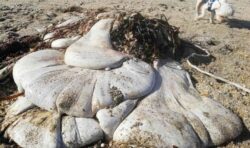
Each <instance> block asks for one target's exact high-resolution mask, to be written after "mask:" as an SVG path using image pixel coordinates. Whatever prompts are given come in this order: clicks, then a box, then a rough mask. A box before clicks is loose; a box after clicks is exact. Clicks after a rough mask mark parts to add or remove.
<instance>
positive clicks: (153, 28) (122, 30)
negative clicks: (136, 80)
mask: <svg viewBox="0 0 250 148" xmlns="http://www.w3.org/2000/svg"><path fill="white" fill-rule="evenodd" d="M178 33H179V30H178V28H177V27H174V26H171V25H169V24H168V21H167V19H166V18H165V17H162V18H161V19H156V18H153V19H150V18H146V17H144V16H142V15H141V14H140V13H134V14H132V15H130V16H127V17H126V16H125V17H123V19H122V20H120V24H119V26H118V27H117V28H116V29H114V30H112V31H111V40H112V42H113V44H114V47H115V49H116V50H118V51H120V52H123V53H127V54H130V55H133V56H135V57H136V58H139V59H142V60H144V61H146V62H150V63H152V61H153V60H154V59H158V58H166V57H172V58H175V57H176V56H177V55H179V53H178V47H179V45H180V40H179V37H178Z"/></svg>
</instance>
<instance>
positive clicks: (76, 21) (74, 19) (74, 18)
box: [56, 16, 84, 28]
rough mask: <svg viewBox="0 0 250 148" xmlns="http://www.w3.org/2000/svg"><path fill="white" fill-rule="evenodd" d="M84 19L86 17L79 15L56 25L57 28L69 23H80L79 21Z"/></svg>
mask: <svg viewBox="0 0 250 148" xmlns="http://www.w3.org/2000/svg"><path fill="white" fill-rule="evenodd" d="M82 19H84V18H82V17H77V16H75V17H72V18H70V19H68V20H66V21H64V22H62V23H61V24H58V25H56V28H60V27H66V26H69V25H73V24H76V23H78V22H79V21H81V20H82Z"/></svg>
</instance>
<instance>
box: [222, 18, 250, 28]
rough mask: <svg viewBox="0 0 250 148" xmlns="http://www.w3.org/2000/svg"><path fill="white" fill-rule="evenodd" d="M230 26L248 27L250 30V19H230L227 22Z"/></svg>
mask: <svg viewBox="0 0 250 148" xmlns="http://www.w3.org/2000/svg"><path fill="white" fill-rule="evenodd" d="M227 25H228V26H229V27H230V28H238V29H248V30H250V21H248V20H239V19H230V20H229V21H228V23H227Z"/></svg>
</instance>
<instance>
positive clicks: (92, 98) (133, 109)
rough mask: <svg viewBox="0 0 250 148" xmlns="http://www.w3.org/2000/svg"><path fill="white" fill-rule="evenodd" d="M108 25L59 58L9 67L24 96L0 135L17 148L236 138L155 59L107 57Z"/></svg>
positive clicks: (179, 73) (213, 109)
mask: <svg viewBox="0 0 250 148" xmlns="http://www.w3.org/2000/svg"><path fill="white" fill-rule="evenodd" d="M112 22H113V20H112V19H104V20H100V21H99V22H97V23H96V24H95V25H94V26H93V27H92V29H91V30H90V31H89V32H88V33H87V34H86V35H85V36H83V37H82V38H80V39H79V40H77V41H76V42H74V43H73V44H72V45H70V46H69V47H68V48H67V50H66V53H65V54H63V53H62V52H59V51H56V50H51V49H48V50H42V51H37V52H34V53H31V54H29V55H27V56H25V57H23V58H22V59H20V60H19V61H18V62H17V63H16V65H15V66H14V70H13V76H14V80H15V83H16V84H17V86H18V90H19V91H20V92H25V95H24V97H22V98H20V99H19V100H17V101H16V102H15V103H14V104H13V105H12V106H11V107H10V108H9V111H8V112H7V115H6V118H5V121H4V123H3V126H2V130H5V129H6V135H7V136H9V137H10V138H11V139H13V140H14V141H15V142H16V143H17V144H18V145H20V146H21V147H61V146H66V147H80V146H86V145H88V144H91V143H94V142H96V141H99V140H102V139H104V138H105V139H107V140H113V141H114V142H115V143H117V144H119V143H127V144H128V145H129V144H135V145H138V146H149V147H166V146H167V147H173V146H177V147H207V146H214V145H220V144H222V143H224V142H227V141H229V140H231V139H233V138H235V137H237V136H238V135H239V134H240V133H241V130H242V124H241V122H240V120H239V118H238V117H237V116H235V115H234V114H233V113H232V112H231V111H229V110H228V109H226V108H224V107H223V106H222V105H220V104H219V103H217V102H215V101H213V100H212V99H210V98H204V97H201V96H199V94H198V93H197V91H196V90H195V88H194V87H193V85H192V82H191V81H190V78H189V75H188V74H187V73H186V72H185V71H184V70H181V69H179V67H180V66H179V65H178V64H177V63H175V62H173V61H172V60H169V59H168V60H166V59H165V60H164V59H160V60H159V61H158V62H156V64H155V66H154V67H152V66H151V65H150V64H148V63H145V62H143V61H141V60H139V59H134V58H132V57H131V56H128V55H124V54H122V53H119V52H117V51H115V50H113V49H112V45H111V41H110V35H109V32H110V28H111V27H112ZM95 117H96V118H95Z"/></svg>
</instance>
